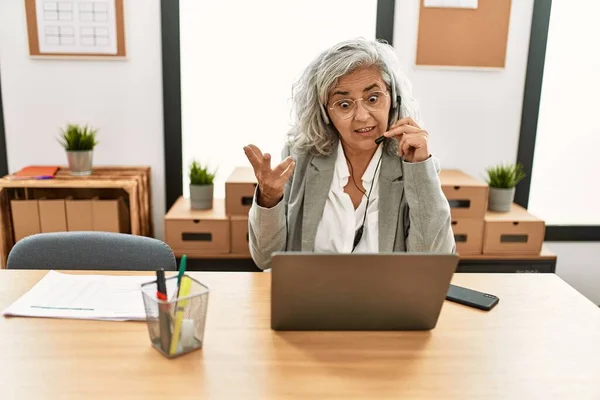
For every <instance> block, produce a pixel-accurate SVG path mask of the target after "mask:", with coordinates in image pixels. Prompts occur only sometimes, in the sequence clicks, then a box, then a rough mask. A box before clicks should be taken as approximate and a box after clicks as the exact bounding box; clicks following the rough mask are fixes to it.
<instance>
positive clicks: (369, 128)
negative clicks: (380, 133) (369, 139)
mask: <svg viewBox="0 0 600 400" xmlns="http://www.w3.org/2000/svg"><path fill="white" fill-rule="evenodd" d="M374 129H375V127H374V126H365V127H364V128H360V129H355V130H354V133H357V134H359V135H361V136H367V135H369V134H370V133H371V132H373V130H374Z"/></svg>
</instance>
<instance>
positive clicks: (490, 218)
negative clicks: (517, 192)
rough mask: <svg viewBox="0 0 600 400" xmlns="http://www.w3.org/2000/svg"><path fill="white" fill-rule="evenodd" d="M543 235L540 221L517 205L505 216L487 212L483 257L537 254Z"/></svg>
mask: <svg viewBox="0 0 600 400" xmlns="http://www.w3.org/2000/svg"><path fill="white" fill-rule="evenodd" d="M545 233H546V224H545V223H544V221H542V220H541V219H539V218H537V217H535V216H533V215H531V214H529V212H528V211H527V210H525V209H524V208H523V207H521V206H519V205H517V204H513V205H512V207H511V210H510V212H508V213H499V212H493V211H488V212H487V213H486V214H485V234H484V239H483V254H490V255H505V254H524V255H535V254H540V252H541V251H542V244H543V243H544V236H545Z"/></svg>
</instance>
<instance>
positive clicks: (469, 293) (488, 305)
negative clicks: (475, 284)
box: [446, 285, 500, 311]
mask: <svg viewBox="0 0 600 400" xmlns="http://www.w3.org/2000/svg"><path fill="white" fill-rule="evenodd" d="M446 300H449V301H453V302H455V303H460V304H464V305H465V306H469V307H474V308H478V309H480V310H485V311H489V310H491V309H492V308H494V306H495V305H496V304H498V302H499V301H500V299H499V298H498V297H497V296H494V295H493V294H489V293H483V292H478V291H477V290H473V289H467V288H464V287H461V286H456V285H450V287H449V288H448V294H447V295H446Z"/></svg>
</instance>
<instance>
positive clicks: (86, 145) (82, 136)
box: [58, 124, 98, 176]
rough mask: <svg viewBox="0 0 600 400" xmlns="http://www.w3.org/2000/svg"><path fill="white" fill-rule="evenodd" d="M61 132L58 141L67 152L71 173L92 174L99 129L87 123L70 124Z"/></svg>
mask: <svg viewBox="0 0 600 400" xmlns="http://www.w3.org/2000/svg"><path fill="white" fill-rule="evenodd" d="M61 132H62V133H61V135H60V138H59V140H58V141H59V142H60V144H61V145H62V146H63V147H64V149H65V150H66V152H67V160H68V162H69V170H70V171H71V175H78V176H83V175H90V174H91V173H92V159H93V151H94V147H95V146H96V145H97V144H98V142H97V141H96V132H97V129H91V128H89V127H88V126H87V125H86V126H79V125H77V124H68V125H67V127H66V128H64V129H62V130H61Z"/></svg>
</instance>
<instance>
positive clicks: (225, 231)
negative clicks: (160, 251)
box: [165, 197, 231, 257]
mask: <svg viewBox="0 0 600 400" xmlns="http://www.w3.org/2000/svg"><path fill="white" fill-rule="evenodd" d="M165 242H166V243H167V244H168V245H169V246H171V249H172V250H173V252H175V254H176V255H178V256H179V255H181V254H184V253H185V254H186V255H187V256H188V257H204V256H210V255H219V254H228V253H229V252H230V249H231V243H230V231H229V218H228V217H227V216H226V215H225V201H224V200H223V199H214V200H213V208H212V209H210V210H192V209H191V208H190V201H189V199H184V198H183V197H180V198H179V199H178V200H177V201H176V202H175V204H173V207H171V209H170V210H169V212H168V213H167V215H165Z"/></svg>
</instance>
